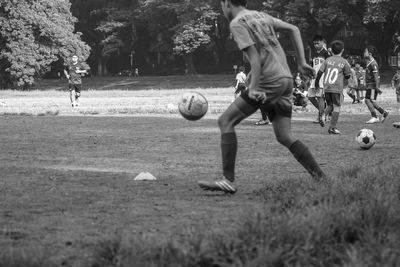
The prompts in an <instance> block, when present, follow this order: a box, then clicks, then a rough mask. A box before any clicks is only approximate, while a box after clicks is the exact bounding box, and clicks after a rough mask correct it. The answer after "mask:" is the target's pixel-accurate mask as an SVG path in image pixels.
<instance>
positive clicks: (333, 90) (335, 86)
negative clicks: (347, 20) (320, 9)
mask: <svg viewBox="0 0 400 267" xmlns="http://www.w3.org/2000/svg"><path fill="white" fill-rule="evenodd" d="M331 50H332V54H333V56H331V57H328V58H327V59H326V60H325V61H324V63H322V65H321V68H320V70H319V71H318V74H317V78H316V79H315V84H316V86H318V84H319V81H320V79H321V77H322V75H323V74H324V92H325V99H326V103H327V107H326V109H325V114H326V115H327V114H329V113H332V118H331V120H330V125H329V129H328V133H329V134H340V131H339V130H338V128H337V127H336V124H337V122H338V120H339V114H340V107H341V106H342V95H343V81H344V79H349V78H350V76H351V68H350V64H349V63H348V62H347V60H346V59H344V58H343V57H342V54H343V51H344V43H343V42H342V41H333V42H332V44H331Z"/></svg>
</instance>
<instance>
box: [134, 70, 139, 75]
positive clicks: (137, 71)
mask: <svg viewBox="0 0 400 267" xmlns="http://www.w3.org/2000/svg"><path fill="white" fill-rule="evenodd" d="M134 76H135V77H139V69H138V68H135V70H134Z"/></svg>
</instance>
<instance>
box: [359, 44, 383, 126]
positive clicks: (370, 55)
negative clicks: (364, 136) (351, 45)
mask: <svg viewBox="0 0 400 267" xmlns="http://www.w3.org/2000/svg"><path fill="white" fill-rule="evenodd" d="M375 54H376V48H375V47H374V46H372V45H368V46H367V47H366V48H365V50H364V58H365V59H366V60H367V64H366V68H365V87H366V92H365V104H366V105H367V107H368V109H369V111H370V113H371V119H370V120H368V121H367V122H366V123H367V124H373V123H377V122H379V119H378V116H377V115H376V111H375V109H376V110H378V111H379V113H381V114H382V120H381V122H382V123H383V122H384V121H385V120H386V118H387V117H388V115H389V112H388V111H386V110H384V109H383V108H381V107H380V106H379V105H378V104H377V103H376V99H377V98H378V94H381V93H382V91H381V90H380V88H379V87H380V76H379V69H378V63H377V62H376V60H375V59H374V55H375Z"/></svg>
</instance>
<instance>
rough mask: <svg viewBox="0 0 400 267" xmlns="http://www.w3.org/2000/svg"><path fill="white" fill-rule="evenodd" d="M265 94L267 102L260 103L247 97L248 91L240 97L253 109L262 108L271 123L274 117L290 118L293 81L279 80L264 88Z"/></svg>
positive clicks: (288, 79) (287, 79)
mask: <svg viewBox="0 0 400 267" xmlns="http://www.w3.org/2000/svg"><path fill="white" fill-rule="evenodd" d="M264 89H266V91H268V92H271V91H272V92H273V93H267V101H266V102H265V103H262V102H261V101H256V100H254V99H251V98H250V97H249V94H248V91H245V92H244V93H243V94H241V95H240V97H242V98H243V99H244V101H246V102H247V103H248V104H250V105H251V106H252V107H253V108H254V109H256V110H257V109H259V108H262V109H263V110H264V111H265V112H266V113H267V116H268V118H269V120H270V121H271V122H272V121H273V120H274V118H275V116H276V115H280V116H283V117H288V118H291V117H292V91H293V79H291V78H281V79H279V80H277V81H276V82H275V83H274V84H271V85H270V87H268V88H264Z"/></svg>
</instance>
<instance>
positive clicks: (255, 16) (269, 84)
mask: <svg viewBox="0 0 400 267" xmlns="http://www.w3.org/2000/svg"><path fill="white" fill-rule="evenodd" d="M221 7H222V11H223V13H224V15H225V17H226V18H227V19H228V20H229V21H230V25H229V27H230V30H231V32H232V35H233V37H234V39H235V42H236V43H237V45H238V47H239V49H241V50H242V51H243V52H244V55H245V56H246V58H247V60H248V62H249V63H250V65H251V72H252V75H251V79H250V84H249V87H248V90H247V91H246V93H245V94H242V95H240V96H239V97H238V98H236V99H235V101H234V102H233V103H232V104H231V105H230V106H229V107H228V108H227V109H226V110H225V112H224V113H223V114H222V115H221V117H220V118H219V119H218V126H219V128H220V131H221V152H222V169H223V177H222V178H219V179H217V180H214V181H199V186H200V187H201V188H202V189H204V190H210V191H223V192H226V193H231V194H233V193H235V192H236V188H235V186H234V181H235V160H236V154H237V148H238V143H237V137H236V132H235V126H236V125H237V124H239V123H240V122H241V121H242V120H244V119H245V118H247V117H248V116H250V115H251V114H253V113H254V112H255V111H256V110H258V109H259V108H260V107H263V108H265V110H266V112H267V114H268V117H269V119H270V121H271V122H272V126H273V128H274V132H275V136H276V139H277V141H278V142H279V143H281V144H282V145H283V146H285V147H287V148H288V149H289V151H290V152H291V153H292V154H293V156H294V157H295V158H296V160H297V161H298V162H299V163H300V164H302V165H303V167H304V168H305V169H306V170H307V171H308V172H309V173H310V174H311V176H312V177H314V178H315V179H316V180H321V179H324V178H325V177H326V176H325V174H324V172H323V171H322V170H321V169H320V167H319V165H318V163H317V162H316V161H315V159H314V157H313V155H312V154H311V152H310V151H309V150H308V148H307V146H306V145H304V144H303V143H302V142H301V141H300V140H297V139H295V138H294V137H293V136H292V132H291V116H292V90H293V77H292V74H291V72H290V69H289V67H288V64H287V61H286V56H285V53H284V51H283V49H282V47H281V45H280V43H279V41H278V38H277V36H276V32H275V31H276V30H277V29H279V30H286V31H288V32H289V33H290V36H291V37H292V38H291V39H292V40H293V45H294V48H295V50H296V54H297V59H298V60H297V62H298V64H299V71H300V72H301V73H306V72H310V73H313V68H312V67H311V66H309V65H308V64H307V63H306V60H305V56H304V49H303V43H302V41H301V36H300V31H299V29H298V28H297V27H296V26H294V25H292V24H289V23H286V22H283V21H282V20H279V19H276V18H274V17H272V16H270V15H268V14H266V13H262V12H258V11H253V10H248V9H247V8H246V0H221Z"/></svg>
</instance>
